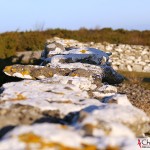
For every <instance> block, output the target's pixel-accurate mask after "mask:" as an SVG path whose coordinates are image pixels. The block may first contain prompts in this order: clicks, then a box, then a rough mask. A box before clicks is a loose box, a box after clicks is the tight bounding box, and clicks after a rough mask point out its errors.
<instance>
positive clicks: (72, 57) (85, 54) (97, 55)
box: [51, 48, 109, 65]
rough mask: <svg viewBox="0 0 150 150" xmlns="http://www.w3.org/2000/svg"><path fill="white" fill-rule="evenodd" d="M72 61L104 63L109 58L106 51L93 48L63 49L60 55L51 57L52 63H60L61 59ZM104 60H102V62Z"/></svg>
mask: <svg viewBox="0 0 150 150" xmlns="http://www.w3.org/2000/svg"><path fill="white" fill-rule="evenodd" d="M68 60H69V61H72V62H82V61H84V62H86V63H88V62H91V63H93V64H98V65H100V64H102V63H103V64H105V63H107V62H108V60H109V56H108V55H107V53H105V52H103V51H101V50H98V49H95V48H84V49H82V48H79V49H72V50H69V51H65V52H63V53H62V55H56V56H53V57H52V58H51V63H52V64H61V63H62V61H66V62H67V61H68ZM102 61H104V62H102Z"/></svg>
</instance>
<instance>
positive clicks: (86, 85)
mask: <svg viewBox="0 0 150 150" xmlns="http://www.w3.org/2000/svg"><path fill="white" fill-rule="evenodd" d="M41 82H45V83H60V84H64V85H65V84H71V85H74V86H76V87H78V88H80V89H81V90H94V89H95V88H96V87H97V86H96V85H95V84H94V80H93V78H92V77H89V78H85V77H77V76H76V77H71V76H60V75H56V74H55V75H54V76H53V77H52V78H47V79H44V80H42V81H41Z"/></svg>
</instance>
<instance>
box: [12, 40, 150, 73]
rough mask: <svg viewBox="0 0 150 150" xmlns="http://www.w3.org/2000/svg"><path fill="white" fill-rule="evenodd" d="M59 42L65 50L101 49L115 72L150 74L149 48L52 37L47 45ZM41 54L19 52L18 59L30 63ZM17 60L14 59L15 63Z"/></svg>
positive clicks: (51, 47)
mask: <svg viewBox="0 0 150 150" xmlns="http://www.w3.org/2000/svg"><path fill="white" fill-rule="evenodd" d="M56 41H59V44H58V45H57V47H59V46H61V44H63V45H64V47H65V48H66V49H67V48H72V47H74V48H79V47H85V46H86V47H93V48H97V49H101V50H103V51H105V52H111V53H112V56H111V59H112V66H113V68H114V69H116V70H123V71H136V72H150V47H149V46H141V45H128V44H110V43H107V42H103V43H94V42H90V43H81V42H78V41H77V40H72V39H62V38H58V37H54V38H52V39H50V40H47V42H46V45H48V43H52V42H53V43H54V42H56ZM54 47H55V44H53V45H51V46H50V47H47V49H53V48H54ZM39 53H41V52H19V53H17V56H18V57H22V61H23V62H26V63H30V62H32V60H34V59H39V58H40V55H39ZM16 60H17V59H14V61H16Z"/></svg>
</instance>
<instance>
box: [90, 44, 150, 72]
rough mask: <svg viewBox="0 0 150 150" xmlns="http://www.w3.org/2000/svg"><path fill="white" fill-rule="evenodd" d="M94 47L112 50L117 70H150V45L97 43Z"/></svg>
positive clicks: (112, 57) (113, 63)
mask: <svg viewBox="0 0 150 150" xmlns="http://www.w3.org/2000/svg"><path fill="white" fill-rule="evenodd" d="M92 47H95V48H98V49H102V50H104V51H107V52H112V56H111V59H112V66H113V67H114V69H116V70H123V71H136V72H150V47H149V46H141V45H128V44H109V43H106V42H105V43H95V44H93V45H92Z"/></svg>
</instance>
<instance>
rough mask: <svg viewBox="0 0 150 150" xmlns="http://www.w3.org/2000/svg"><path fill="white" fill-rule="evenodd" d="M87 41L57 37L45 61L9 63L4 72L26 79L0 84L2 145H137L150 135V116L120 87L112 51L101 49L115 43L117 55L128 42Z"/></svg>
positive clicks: (21, 148) (108, 148)
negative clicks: (86, 42) (122, 43)
mask: <svg viewBox="0 0 150 150" xmlns="http://www.w3.org/2000/svg"><path fill="white" fill-rule="evenodd" d="M88 44H90V45H91V46H94V43H88ZM88 44H84V43H79V42H78V41H74V40H66V39H60V38H54V39H51V40H48V41H47V42H46V45H45V50H44V51H43V52H42V54H41V61H42V63H41V66H38V65H13V66H6V67H5V69H4V72H5V74H7V75H9V76H13V77H18V78H23V79H28V80H22V81H19V82H10V83H5V84H3V85H2V87H1V88H0V150H1V149H2V150H10V149H13V150H26V149H29V150H36V149H37V150H38V149H39V150H46V149H54V150H58V149H60V150H119V149H121V150H130V149H133V150H135V149H137V148H138V145H137V138H138V137H146V136H147V135H148V134H150V126H149V125H150V118H149V117H148V116H147V115H146V113H145V112H144V111H142V110H141V109H138V108H136V107H134V106H133V105H132V104H131V103H130V101H129V100H128V97H127V96H126V95H125V93H124V94H121V93H123V91H124V90H123V89H121V86H120V90H118V89H117V88H118V87H119V85H118V84H119V83H121V82H122V81H123V76H122V75H120V74H118V73H117V72H116V71H115V70H114V69H113V68H112V66H111V63H110V61H111V60H110V59H109V56H110V55H111V53H106V52H103V51H100V50H98V46H101V47H104V48H105V47H106V48H107V49H108V50H109V51H111V50H112V51H113V49H114V48H115V47H116V54H115V55H116V56H117V55H118V54H119V53H122V52H123V48H126V49H127V50H128V52H126V54H128V53H129V50H130V46H128V45H120V46H117V45H116V46H114V45H113V44H112V45H109V43H104V45H100V44H96V46H97V47H95V48H89V47H88ZM142 48H143V47H142ZM139 49H141V47H139ZM146 54H147V53H146V52H143V55H146ZM125 57H126V56H125ZM125 57H123V56H119V60H122V59H123V58H125ZM140 58H142V57H140ZM145 58H146V57H145ZM117 59H118V58H117ZM117 59H116V61H115V62H116V64H117V65H118V66H117V67H119V63H120V64H122V62H119V63H117ZM130 59H131V60H132V61H127V62H128V63H130V65H129V64H127V66H128V68H129V69H133V68H132V62H133V61H134V55H132V56H131V58H130ZM137 60H140V59H138V58H137ZM136 63H137V64H140V65H145V64H144V63H141V62H140V63H138V62H136ZM42 65H43V66H42ZM130 67H131V68H130ZM110 84H113V85H110ZM116 85H117V86H118V87H116ZM131 88H132V86H131ZM121 90H122V92H120V91H121ZM118 91H119V93H118Z"/></svg>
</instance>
